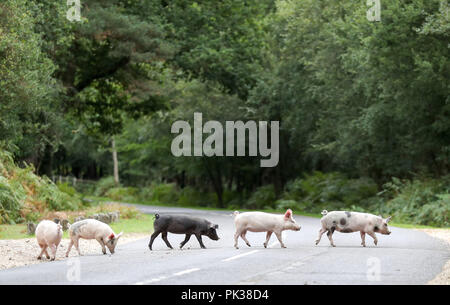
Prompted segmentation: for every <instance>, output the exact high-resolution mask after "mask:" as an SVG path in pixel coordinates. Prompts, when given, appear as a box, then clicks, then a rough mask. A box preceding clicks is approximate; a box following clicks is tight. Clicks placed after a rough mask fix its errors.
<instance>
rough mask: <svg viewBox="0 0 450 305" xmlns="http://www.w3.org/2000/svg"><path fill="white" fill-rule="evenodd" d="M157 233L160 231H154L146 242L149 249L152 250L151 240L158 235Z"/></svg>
mask: <svg viewBox="0 0 450 305" xmlns="http://www.w3.org/2000/svg"><path fill="white" fill-rule="evenodd" d="M159 233H161V231H155V232H154V233H153V234H152V236H151V238H150V242H149V243H148V247H149V249H150V251H151V250H152V245H153V241H154V240H155V238H156V237H158V235H159Z"/></svg>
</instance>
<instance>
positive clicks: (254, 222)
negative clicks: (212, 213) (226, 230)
mask: <svg viewBox="0 0 450 305" xmlns="http://www.w3.org/2000/svg"><path fill="white" fill-rule="evenodd" d="M233 215H234V224H235V226H236V233H235V234H234V241H235V243H234V247H235V248H236V249H238V239H239V236H240V237H241V238H242V239H243V240H244V241H245V243H246V244H247V246H249V247H250V243H249V242H248V240H247V238H246V237H245V234H247V231H250V232H267V235H266V241H265V243H264V247H265V248H267V244H268V243H269V239H270V236H271V235H272V233H275V235H276V236H277V238H278V241H279V242H280V245H281V247H282V248H286V246H285V245H284V244H283V241H282V239H281V232H283V231H284V230H294V231H300V228H301V227H300V226H299V225H298V224H297V223H296V222H295V219H294V218H293V217H292V210H291V209H288V210H287V211H286V213H285V214H284V215H275V214H269V213H263V212H246V213H242V214H241V213H239V212H238V211H236V212H234V213H233Z"/></svg>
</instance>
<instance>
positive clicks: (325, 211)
mask: <svg viewBox="0 0 450 305" xmlns="http://www.w3.org/2000/svg"><path fill="white" fill-rule="evenodd" d="M320 214H322V215H323V216H325V215H327V214H328V211H327V210H323V211H322V213H320Z"/></svg>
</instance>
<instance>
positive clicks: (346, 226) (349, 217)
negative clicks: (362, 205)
mask: <svg viewBox="0 0 450 305" xmlns="http://www.w3.org/2000/svg"><path fill="white" fill-rule="evenodd" d="M322 215H323V217H322V219H321V220H320V222H321V224H322V228H321V229H320V231H319V238H318V239H317V240H316V245H317V244H319V242H320V239H321V237H322V235H323V233H325V232H327V236H328V239H329V240H330V244H331V246H333V247H336V246H335V245H334V242H333V233H334V231H338V232H342V233H352V232H358V231H359V232H360V234H361V245H362V246H363V247H365V246H366V234H368V235H369V236H370V237H372V238H373V242H374V243H375V245H377V244H378V239H377V237H376V235H375V232H376V233H381V234H385V235H389V234H391V231H389V228H388V222H389V221H390V220H391V216H389V217H388V218H386V219H384V218H383V217H381V216H375V215H373V214H368V213H358V212H344V211H333V212H329V213H328V211H327V210H323V211H322Z"/></svg>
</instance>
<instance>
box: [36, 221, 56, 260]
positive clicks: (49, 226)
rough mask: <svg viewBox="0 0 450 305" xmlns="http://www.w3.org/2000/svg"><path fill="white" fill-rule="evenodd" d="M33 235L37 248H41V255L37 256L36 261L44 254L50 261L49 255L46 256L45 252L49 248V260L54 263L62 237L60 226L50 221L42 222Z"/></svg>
mask: <svg viewBox="0 0 450 305" xmlns="http://www.w3.org/2000/svg"><path fill="white" fill-rule="evenodd" d="M35 234H36V240H37V242H38V244H39V247H41V253H40V254H39V256H38V259H41V258H42V254H44V253H45V256H46V257H47V258H48V259H50V255H48V252H47V248H50V250H52V258H51V260H52V261H54V260H55V258H56V250H57V249H58V246H59V243H60V242H61V238H62V235H63V232H62V227H61V225H60V224H56V223H55V222H53V221H50V220H43V221H41V222H40V223H39V224H38V226H37V227H36V232H35Z"/></svg>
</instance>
